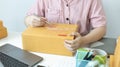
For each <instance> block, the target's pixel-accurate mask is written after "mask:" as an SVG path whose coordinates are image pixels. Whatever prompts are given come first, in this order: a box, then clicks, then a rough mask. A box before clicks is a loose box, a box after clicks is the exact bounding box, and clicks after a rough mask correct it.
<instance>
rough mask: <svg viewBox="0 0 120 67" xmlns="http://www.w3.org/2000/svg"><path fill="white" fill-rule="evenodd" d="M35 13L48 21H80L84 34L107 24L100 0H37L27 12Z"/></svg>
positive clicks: (69, 22)
mask: <svg viewBox="0 0 120 67" xmlns="http://www.w3.org/2000/svg"><path fill="white" fill-rule="evenodd" d="M33 14H36V15H38V16H40V17H45V18H47V20H48V22H57V23H66V24H76V23H78V24H79V32H80V33H81V34H82V35H85V34H87V33H89V32H90V30H91V29H93V28H95V27H100V26H105V25H106V19H105V14H104V11H103V7H102V4H101V1H100V0H37V1H36V3H35V5H33V7H32V8H31V9H30V10H29V11H28V13H27V15H33Z"/></svg>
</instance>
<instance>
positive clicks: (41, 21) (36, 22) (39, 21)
mask: <svg viewBox="0 0 120 67" xmlns="http://www.w3.org/2000/svg"><path fill="white" fill-rule="evenodd" d="M27 20H28V21H29V22H28V25H29V26H32V27H42V26H45V24H46V23H47V19H46V18H44V17H38V16H35V15H32V16H30V17H29V18H28V19H27Z"/></svg>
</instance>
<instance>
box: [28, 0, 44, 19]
mask: <svg viewBox="0 0 120 67" xmlns="http://www.w3.org/2000/svg"><path fill="white" fill-rule="evenodd" d="M43 1H44V0H36V2H35V4H34V5H33V6H32V7H31V8H30V9H29V10H28V12H27V16H29V15H38V16H40V17H44V9H45V8H44V2H43Z"/></svg>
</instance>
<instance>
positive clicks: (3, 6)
mask: <svg viewBox="0 0 120 67" xmlns="http://www.w3.org/2000/svg"><path fill="white" fill-rule="evenodd" d="M34 2H35V0H0V19H2V20H3V21H4V26H5V27H7V29H8V30H9V31H18V32H21V31H23V30H24V29H25V28H26V27H25V24H24V17H25V15H26V12H27V10H28V9H29V8H30V6H32V4H33V3H34Z"/></svg>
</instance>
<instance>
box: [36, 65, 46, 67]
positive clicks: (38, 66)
mask: <svg viewBox="0 0 120 67" xmlns="http://www.w3.org/2000/svg"><path fill="white" fill-rule="evenodd" d="M37 67H45V66H42V65H37Z"/></svg>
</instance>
